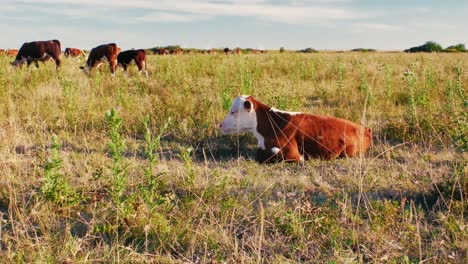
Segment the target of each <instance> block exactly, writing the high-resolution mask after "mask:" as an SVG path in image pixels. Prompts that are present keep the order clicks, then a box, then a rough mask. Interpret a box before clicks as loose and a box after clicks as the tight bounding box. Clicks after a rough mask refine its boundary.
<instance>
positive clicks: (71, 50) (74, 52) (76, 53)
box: [63, 48, 86, 57]
mask: <svg viewBox="0 0 468 264" xmlns="http://www.w3.org/2000/svg"><path fill="white" fill-rule="evenodd" d="M63 55H65V57H70V56H71V57H78V56H83V57H86V55H85V54H84V52H83V51H82V50H80V49H76V48H66V49H65V52H64V53H63Z"/></svg>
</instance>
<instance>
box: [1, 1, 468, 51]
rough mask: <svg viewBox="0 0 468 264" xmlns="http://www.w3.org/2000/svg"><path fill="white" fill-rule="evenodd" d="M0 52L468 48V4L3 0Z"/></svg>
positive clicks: (419, 2)
mask: <svg viewBox="0 0 468 264" xmlns="http://www.w3.org/2000/svg"><path fill="white" fill-rule="evenodd" d="M0 32H1V35H2V37H1V38H0V48H4V49H5V48H16V49H18V48H19V47H20V46H21V45H22V44H23V43H24V42H29V41H34V40H48V39H58V40H60V42H61V43H62V49H64V48H65V47H76V48H81V49H87V50H89V49H91V48H93V47H95V46H98V45H100V44H104V43H110V42H115V43H117V45H118V46H119V47H121V48H122V49H124V50H125V49H131V48H151V47H155V46H167V45H181V46H182V47H185V48H202V49H210V48H224V47H229V48H235V47H242V48H256V49H279V48H280V47H284V48H286V49H292V50H296V49H303V48H309V47H310V48H314V49H318V50H349V49H354V48H373V49H377V50H404V49H407V48H409V47H414V46H419V45H421V44H423V43H425V42H426V41H435V42H437V43H439V44H441V45H442V46H443V47H447V46H449V45H453V44H459V43H463V44H467V46H468V0H443V1H442V0H439V1H434V0H297V1H296V0H192V1H188V0H0Z"/></svg>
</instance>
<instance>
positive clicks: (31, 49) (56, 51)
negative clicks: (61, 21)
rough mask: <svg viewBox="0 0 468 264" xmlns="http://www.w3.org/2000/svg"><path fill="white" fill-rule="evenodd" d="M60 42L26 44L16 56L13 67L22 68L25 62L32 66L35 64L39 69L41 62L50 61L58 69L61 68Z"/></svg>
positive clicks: (49, 41) (48, 41)
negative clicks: (52, 61) (53, 62)
mask: <svg viewBox="0 0 468 264" xmlns="http://www.w3.org/2000/svg"><path fill="white" fill-rule="evenodd" d="M61 52H62V51H61V48H60V41H58V40H56V39H54V40H46V41H33V42H26V43H24V44H23V45H22V46H21V48H20V49H19V51H18V54H17V55H16V59H15V61H13V62H11V65H13V66H17V67H21V66H22V65H23V64H24V63H25V62H27V63H28V67H29V65H31V63H34V65H36V67H38V68H39V63H38V62H39V61H41V62H45V61H47V60H49V59H53V60H54V61H55V65H56V68H57V69H58V68H59V67H60V53H61Z"/></svg>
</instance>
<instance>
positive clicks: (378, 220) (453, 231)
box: [0, 53, 468, 263]
mask: <svg viewBox="0 0 468 264" xmlns="http://www.w3.org/2000/svg"><path fill="white" fill-rule="evenodd" d="M8 60H9V58H7V57H3V56H0V249H1V250H0V259H1V260H2V261H4V262H59V263H64V262H67V263H73V262H156V263H186V262H197V263H208V262H214V261H217V262H228V263H258V262H264V263H297V262H303V263H311V262H312V263H324V262H325V263H349V262H375V263H384V262H385V263H415V262H419V261H425V262H429V263H463V262H466V260H467V250H466V249H467V248H468V234H467V226H466V223H467V221H466V209H467V203H466V199H467V198H468V197H467V178H466V174H467V167H466V161H467V158H468V157H467V155H466V146H467V145H466V144H467V137H466V134H467V123H466V118H467V117H466V113H467V112H468V111H467V92H466V86H467V84H468V74H466V70H467V69H468V54H403V53H368V54H364V53H363V54H361V53H318V54H311V55H309V54H261V55H260V54H259V55H240V56H225V55H217V56H210V55H191V56H173V57H170V56H166V57H157V56H149V57H148V69H149V71H150V77H149V78H148V79H147V78H145V77H143V76H141V77H140V76H138V75H137V72H136V70H135V69H132V71H131V78H128V79H125V78H124V76H123V73H122V71H121V69H120V70H119V71H118V73H117V77H116V78H111V77H110V76H109V74H108V72H95V73H94V75H93V76H92V77H91V78H88V77H87V76H86V75H84V74H83V73H82V72H81V71H80V70H79V69H78V66H80V63H83V62H78V61H77V60H75V59H70V60H66V59H64V61H63V67H62V68H61V69H60V70H59V71H58V72H56V71H55V69H54V66H53V65H52V64H49V63H47V64H45V65H43V64H41V68H39V69H34V68H31V69H29V70H28V69H26V68H25V69H19V70H18V69H13V68H12V67H10V66H9V65H8ZM406 70H408V71H406ZM405 71H406V74H405ZM238 94H252V95H254V96H255V97H257V98H258V99H259V100H261V101H262V102H265V103H268V104H270V105H273V106H276V107H277V108H281V109H284V110H290V111H304V112H309V113H317V114H325V115H335V116H339V117H343V118H347V119H350V120H352V121H355V122H358V123H363V124H365V125H366V126H369V127H371V129H372V131H373V135H374V145H373V146H372V147H371V150H370V151H369V152H368V153H367V154H366V156H365V157H363V158H361V159H339V160H334V161H321V160H310V161H306V162H304V163H301V164H284V163H280V164H272V165H261V164H257V163H255V162H254V161H253V160H252V157H253V153H254V152H255V144H256V142H255V139H254V138H253V137H252V136H250V135H241V136H239V137H233V136H225V135H222V134H221V133H220V131H219V130H218V124H219V122H220V121H221V120H222V118H223V117H224V115H225V114H226V112H227V107H228V106H229V105H230V103H231V102H230V100H231V99H232V98H234V97H235V96H236V95H238ZM112 108H115V109H117V111H116V114H117V117H120V118H121V129H118V125H117V123H118V121H115V120H114V121H113V122H114V123H112V122H109V121H108V120H107V121H106V118H105V113H106V112H108V111H109V110H110V109H112ZM146 116H148V117H149V120H150V131H151V133H152V136H153V137H154V136H155V135H156V134H158V133H159V131H160V129H161V127H162V125H163V123H164V122H166V120H168V119H169V118H170V120H171V121H170V123H169V125H168V127H167V129H166V130H165V131H164V132H163V134H162V138H161V142H160V146H157V148H156V149H155V150H154V152H155V153H157V156H158V157H159V159H158V160H155V161H154V164H155V166H154V168H153V169H152V170H150V171H149V172H148V170H147V169H148V168H150V158H149V156H148V144H147V142H145V131H146V129H145V126H144V122H143V121H144V118H145V117H146ZM112 127H114V128H116V129H115V132H116V133H115V134H113V135H114V136H115V135H117V136H115V137H114V141H112V139H111V133H110V131H111V130H112ZM54 135H56V136H57V138H58V143H60V144H59V145H60V146H57V145H54V144H53V137H54ZM119 136H120V137H119ZM110 142H111V143H112V142H113V143H114V144H117V145H118V144H123V151H122V152H121V153H120V152H118V151H117V154H115V155H113V154H112V153H111V151H110V150H111V149H112V147H111V146H110V145H109V143H110ZM119 153H120V154H119ZM123 183H124V184H123ZM45 186H46V187H45Z"/></svg>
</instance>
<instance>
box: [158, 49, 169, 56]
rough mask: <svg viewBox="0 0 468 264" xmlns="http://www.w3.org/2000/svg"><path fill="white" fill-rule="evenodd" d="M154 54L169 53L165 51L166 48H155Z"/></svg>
mask: <svg viewBox="0 0 468 264" xmlns="http://www.w3.org/2000/svg"><path fill="white" fill-rule="evenodd" d="M156 54H158V55H169V51H167V49H163V48H157V49H156Z"/></svg>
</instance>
